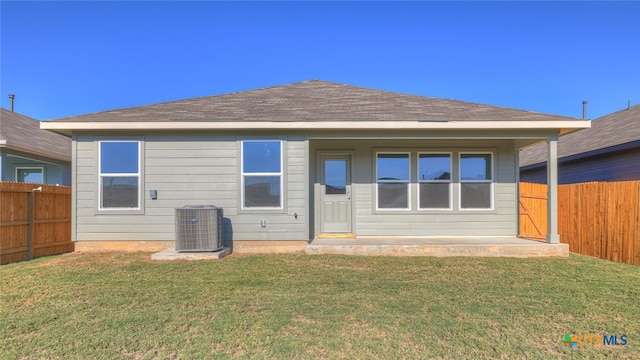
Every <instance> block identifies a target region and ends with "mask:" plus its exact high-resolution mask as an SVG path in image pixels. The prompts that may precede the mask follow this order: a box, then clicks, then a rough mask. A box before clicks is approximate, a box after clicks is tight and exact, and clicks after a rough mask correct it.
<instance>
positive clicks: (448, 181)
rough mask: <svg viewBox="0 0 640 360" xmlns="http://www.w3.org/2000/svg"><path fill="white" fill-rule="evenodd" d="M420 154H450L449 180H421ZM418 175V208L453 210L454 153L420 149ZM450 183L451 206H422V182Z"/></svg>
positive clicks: (422, 209) (423, 209) (425, 209)
mask: <svg viewBox="0 0 640 360" xmlns="http://www.w3.org/2000/svg"><path fill="white" fill-rule="evenodd" d="M420 155H449V171H450V175H449V180H421V179H420ZM416 167H417V170H418V172H417V177H418V190H417V192H418V210H419V211H453V190H452V189H453V187H452V186H451V185H452V184H453V153H452V152H446V151H420V152H418V160H417V166H416ZM431 183H433V184H449V207H448V208H423V207H420V184H431Z"/></svg>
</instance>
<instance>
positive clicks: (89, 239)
mask: <svg viewBox="0 0 640 360" xmlns="http://www.w3.org/2000/svg"><path fill="white" fill-rule="evenodd" d="M41 127H42V128H43V129H47V130H51V131H54V132H58V133H61V134H65V135H68V136H71V137H72V140H73V153H72V156H73V170H74V171H73V197H72V199H73V200H72V202H73V215H72V218H73V223H72V237H73V240H74V241H76V250H90V249H106V248H108V249H117V248H126V249H145V250H149V251H152V250H156V249H158V250H162V249H165V248H169V247H171V246H173V245H174V241H175V239H176V234H175V231H176V225H175V216H176V208H179V207H183V206H185V205H214V206H217V207H221V208H222V209H223V211H224V220H225V227H224V240H225V241H226V244H227V245H231V246H233V248H234V251H243V250H247V251H259V249H261V248H266V247H268V248H269V251H273V249H274V248H280V249H282V251H299V250H300V249H302V248H304V247H305V246H307V245H308V243H309V242H310V241H312V240H313V239H316V238H323V237H336V238H339V237H355V238H356V239H357V238H358V237H387V238H388V239H394V238H398V237H404V238H406V237H430V236H439V237H445V238H446V237H449V236H456V237H475V236H513V237H515V236H516V235H517V234H518V181H519V180H518V174H519V172H518V164H519V160H518V152H519V150H520V149H521V148H523V147H525V146H528V145H531V144H533V143H537V142H546V143H547V148H548V155H547V158H548V160H549V162H550V164H552V166H551V167H550V170H549V174H548V176H549V178H550V179H551V183H552V184H553V183H554V182H555V181H556V176H557V173H556V169H555V167H554V166H553V165H554V164H555V163H556V150H557V148H556V146H557V142H558V137H559V136H561V135H563V134H566V133H569V132H572V131H575V130H577V129H582V128H587V127H589V122H588V121H585V120H580V119H574V118H568V117H562V116H555V115H548V114H542V113H536V112H530V111H522V110H516V109H509V108H503V107H496V106H488V105H481V104H475V103H468V102H462V101H456V100H445V99H437V98H430V97H423V96H414V95H407V94H401V93H395V92H387V91H381V90H375V89H368V88H362V87H356V86H351V85H343V84H337V83H332V82H325V81H319V80H310V81H304V82H298V83H292V84H287V85H282V86H274V87H269V88H262V89H256V90H250V91H244V92H237V93H230V94H224V95H218V96H210V97H201V98H194V99H187V100H180V101H173V102H167V103H161V104H154V105H148V106H140V107H133V108H126V109H118V110H112V111H105V112H99V113H93V114H87V115H82V116H75V117H69V118H62V119H57V120H53V121H46V122H43V123H42V125H41ZM555 191H556V187H554V186H550V191H549V198H550V199H551V201H549V203H550V206H549V211H548V213H549V218H550V219H551V221H550V222H549V223H550V226H549V233H548V235H547V241H548V242H550V243H558V242H559V236H558V233H557V224H555V225H556V226H555V227H554V221H553V220H554V219H557V201H554V199H555V198H556V197H557V195H556V192H555ZM249 249H251V250H249Z"/></svg>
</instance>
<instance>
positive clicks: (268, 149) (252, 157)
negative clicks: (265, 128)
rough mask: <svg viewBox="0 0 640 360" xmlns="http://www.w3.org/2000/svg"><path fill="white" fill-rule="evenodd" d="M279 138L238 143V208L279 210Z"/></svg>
mask: <svg viewBox="0 0 640 360" xmlns="http://www.w3.org/2000/svg"><path fill="white" fill-rule="evenodd" d="M282 193H283V191H282V141H279V140H276V141H273V140H269V141H264V140H245V141H243V142H242V208H243V209H282V207H283V206H282Z"/></svg>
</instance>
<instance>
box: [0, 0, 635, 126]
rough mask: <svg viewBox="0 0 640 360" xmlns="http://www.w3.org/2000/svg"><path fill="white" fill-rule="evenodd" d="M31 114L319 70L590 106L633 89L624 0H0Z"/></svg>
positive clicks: (10, 66) (242, 86) (377, 81)
mask: <svg viewBox="0 0 640 360" xmlns="http://www.w3.org/2000/svg"><path fill="white" fill-rule="evenodd" d="M0 4H1V5H0V10H1V38H0V41H1V58H0V60H1V63H0V80H1V82H0V83H1V85H0V90H1V103H2V107H4V108H8V107H9V99H8V94H9V93H14V94H16V103H15V105H16V111H18V112H20V113H23V114H25V115H28V116H31V117H35V118H37V119H51V118H58V117H63V116H70V115H78V114H85V113H90V112H97V111H103V110H110V109H115V108H122V107H130V106H138V105H147V104H153V103H158V102H164V101H171V100H179V99H186V98H190V97H198V96H209V95H217V94H222V93H228V92H235V91H242V90H249V89H254V88H260V87H268V86H274V85H280V84H286V83H291V82H297V81H303V80H308V79H314V78H315V79H321V80H327V81H333V82H339V83H346V84H352V85H358V86H364V87H370V88H377V89H383V90H390V91H397V92H403V93H410V94H416V95H425V96H432V97H441V98H450V99H459V100H465V101H471V102H478V103H485V104H491V105H498V106H506V107H514V108H520V109H525V110H532V111H539V112H546V113H553V114H559V115H567V116H573V117H581V116H582V100H588V101H589V110H588V117H589V118H596V117H599V116H603V115H606V114H608V113H611V112H614V111H617V110H620V109H622V108H625V107H626V106H627V100H631V103H632V105H634V104H639V103H640V2H535V3H529V2H490V3H485V2H446V3H441V2H402V3H396V2H328V3H316V2H297V3H291V2H258V3H255V2H240V3H225V2H186V3H185V2H11V1H2V2H1V3H0Z"/></svg>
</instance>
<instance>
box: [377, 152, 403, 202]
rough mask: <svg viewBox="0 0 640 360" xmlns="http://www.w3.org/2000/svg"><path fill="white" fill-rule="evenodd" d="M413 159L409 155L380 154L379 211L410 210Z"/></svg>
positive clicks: (378, 171) (378, 177) (378, 178)
mask: <svg viewBox="0 0 640 360" xmlns="http://www.w3.org/2000/svg"><path fill="white" fill-rule="evenodd" d="M410 163H411V159H410V156H409V154H408V153H378V154H377V161H376V179H377V188H378V191H377V199H376V201H377V206H376V207H377V209H385V210H387V209H389V210H408V209H410V206H409V199H410V198H411V197H410V195H409V182H410V175H409V174H410V170H411V164H410Z"/></svg>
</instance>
